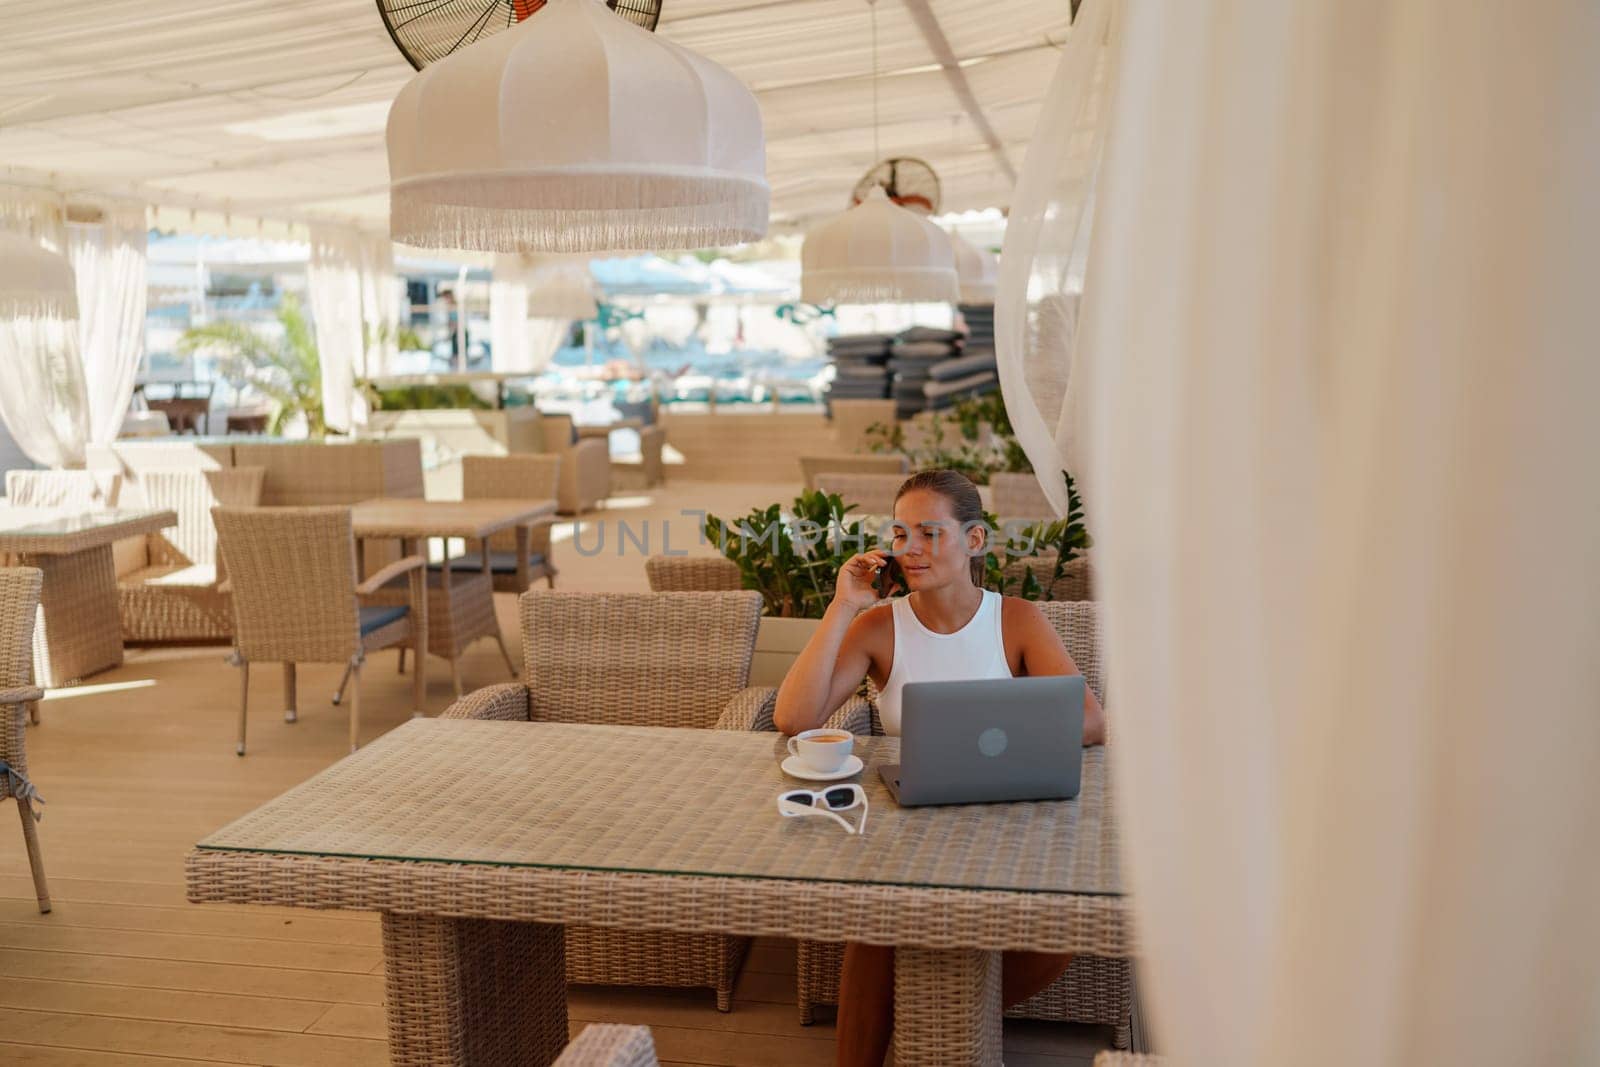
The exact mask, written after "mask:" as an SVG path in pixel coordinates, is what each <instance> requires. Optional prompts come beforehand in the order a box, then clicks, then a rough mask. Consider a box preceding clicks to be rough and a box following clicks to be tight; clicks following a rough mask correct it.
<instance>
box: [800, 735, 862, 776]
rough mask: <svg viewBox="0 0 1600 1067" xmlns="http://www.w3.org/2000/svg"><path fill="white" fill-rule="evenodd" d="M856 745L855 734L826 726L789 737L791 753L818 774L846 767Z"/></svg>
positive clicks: (830, 772) (829, 772)
mask: <svg viewBox="0 0 1600 1067" xmlns="http://www.w3.org/2000/svg"><path fill="white" fill-rule="evenodd" d="M855 746H856V739H855V736H854V735H853V734H850V733H848V732H846V731H844V730H834V729H830V728H826V727H824V728H823V729H820V730H807V731H805V732H804V733H799V734H796V735H794V736H793V737H791V738H789V755H791V756H794V757H796V758H798V759H799V760H800V762H801V763H804V764H805V765H806V766H807V767H809V768H810V769H811V770H813V771H816V772H817V773H818V774H832V773H834V772H835V771H838V770H840V769H841V768H842V767H844V764H845V761H846V760H848V759H849V758H850V752H851V750H852V749H854V748H855Z"/></svg>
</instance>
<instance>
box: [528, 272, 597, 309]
mask: <svg viewBox="0 0 1600 1067" xmlns="http://www.w3.org/2000/svg"><path fill="white" fill-rule="evenodd" d="M594 291H595V285H594V276H593V275H592V274H590V273H589V264H588V263H585V262H570V263H548V264H545V265H543V266H541V267H539V268H538V269H536V270H535V271H534V272H533V274H532V276H531V277H529V278H528V317H529V318H532V319H565V320H569V321H570V320H572V319H578V320H580V321H583V322H587V321H589V320H590V319H592V318H594V317H595V316H596V315H598V314H600V305H599V304H598V303H597V302H596V301H595V298H594V296H595V293H594Z"/></svg>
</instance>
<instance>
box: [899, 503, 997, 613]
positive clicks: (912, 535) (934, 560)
mask: <svg viewBox="0 0 1600 1067" xmlns="http://www.w3.org/2000/svg"><path fill="white" fill-rule="evenodd" d="M983 536H984V535H983V531H982V530H981V529H974V530H970V531H963V530H962V529H961V523H960V522H959V521H958V520H957V519H956V517H955V515H954V514H953V512H952V510H951V507H950V501H949V499H948V498H947V497H945V496H944V495H943V494H942V493H935V492H932V491H930V490H927V489H913V490H912V491H911V492H909V493H907V494H905V495H904V496H902V497H901V498H900V499H899V500H897V501H896V502H895V505H894V532H893V536H892V538H891V540H890V551H891V553H892V554H893V555H894V558H895V560H896V561H897V562H898V563H899V564H900V570H901V572H902V573H903V574H904V575H905V583H906V588H907V590H908V591H910V592H916V591H917V590H919V589H921V590H930V589H938V588H940V587H942V586H945V585H949V584H952V583H962V584H966V585H971V584H972V563H971V556H969V555H968V552H969V550H977V549H980V548H981V547H982V545H983Z"/></svg>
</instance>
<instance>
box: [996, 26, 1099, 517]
mask: <svg viewBox="0 0 1600 1067" xmlns="http://www.w3.org/2000/svg"><path fill="white" fill-rule="evenodd" d="M1119 7H1120V4H1119V3H1118V2H1117V0H1110V2H1108V0H1089V2H1087V3H1085V4H1084V5H1083V7H1082V8H1080V9H1079V12H1078V17H1077V20H1076V21H1075V22H1074V24H1073V27H1072V32H1071V33H1069V34H1068V35H1067V42H1066V46H1065V48H1064V49H1063V51H1062V57H1061V63H1060V65H1059V66H1058V67H1057V69H1056V75H1055V78H1054V79H1053V80H1052V82H1051V85H1050V91H1049V93H1048V94H1047V95H1046V96H1045V99H1044V104H1043V106H1042V107H1041V109H1040V115H1039V123H1038V128H1037V129H1036V130H1035V133H1034V137H1033V140H1032V141H1031V142H1030V146H1029V149H1028V157H1027V161H1026V163H1025V165H1024V167H1023V169H1022V173H1021V174H1020V175H1019V177H1018V180H1017V189H1016V193H1015V195H1014V197H1013V199H1012V206H1011V213H1010V216H1009V219H1008V222H1007V225H1006V238H1005V245H1004V248H1003V249H1002V252H1001V256H1000V283H999V287H998V291H997V294H996V298H995V354H996V361H997V364H998V371H999V377H1000V390H1001V394H1002V395H1003V396H1004V397H1005V401H1006V411H1007V413H1008V414H1009V415H1010V417H1011V424H1012V427H1013V429H1014V430H1015V431H1016V435H1017V443H1018V444H1020V445H1021V446H1022V448H1023V451H1025V452H1026V453H1027V454H1028V459H1029V461H1030V462H1031V463H1032V464H1033V469H1034V471H1035V472H1037V474H1038V477H1039V484H1040V486H1041V488H1043V489H1044V492H1045V495H1046V496H1048V497H1049V499H1050V502H1051V504H1052V505H1054V507H1055V509H1056V513H1057V514H1058V515H1065V514H1066V513H1067V489H1066V482H1065V480H1064V479H1063V478H1062V477H1061V471H1063V470H1067V471H1073V472H1074V474H1075V473H1076V469H1075V466H1074V465H1073V463H1072V462H1070V461H1071V460H1072V459H1074V458H1075V457H1074V456H1072V455H1071V454H1070V453H1071V448H1070V440H1069V437H1070V434H1071V432H1072V427H1073V426H1074V423H1073V422H1072V421H1071V420H1070V419H1069V420H1063V418H1062V412H1063V405H1064V404H1065V402H1066V397H1067V393H1068V391H1069V385H1070V383H1071V381H1072V343H1073V337H1074V335H1075V333H1076V329H1077V321H1078V294H1079V291H1080V290H1081V287H1082V283H1083V262H1082V260H1083V255H1084V252H1085V250H1086V248H1087V242H1088V238H1089V229H1090V221H1091V216H1092V211H1091V208H1092V205H1093V192H1094V181H1095V173H1096V171H1097V169H1098V167H1099V164H1100V157H1101V154H1102V149H1103V145H1104V140H1105V125H1106V116H1107V113H1108V106H1107V103H1108V102H1107V90H1108V88H1109V85H1110V82H1111V79H1112V76H1113V69H1114V66H1115V56H1116V53H1115V45H1116V39H1115V34H1116V30H1117V27H1118V25H1119V20H1118V18H1117V17H1116V14H1117V11H1118V9H1119Z"/></svg>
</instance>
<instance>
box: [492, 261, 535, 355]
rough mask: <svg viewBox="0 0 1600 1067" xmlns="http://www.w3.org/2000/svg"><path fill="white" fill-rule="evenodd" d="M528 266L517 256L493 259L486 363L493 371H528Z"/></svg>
mask: <svg viewBox="0 0 1600 1067" xmlns="http://www.w3.org/2000/svg"><path fill="white" fill-rule="evenodd" d="M529 362H530V359H529V353H528V266H527V263H526V262H525V261H524V260H523V258H522V257H521V256H515V255H497V256H495V257H494V278H493V280H492V281H490V282H489V363H490V365H491V366H492V367H493V368H494V369H495V370H496V371H507V372H515V371H520V370H530V369H532V368H531V367H526V366H524V364H526V363H529Z"/></svg>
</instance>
